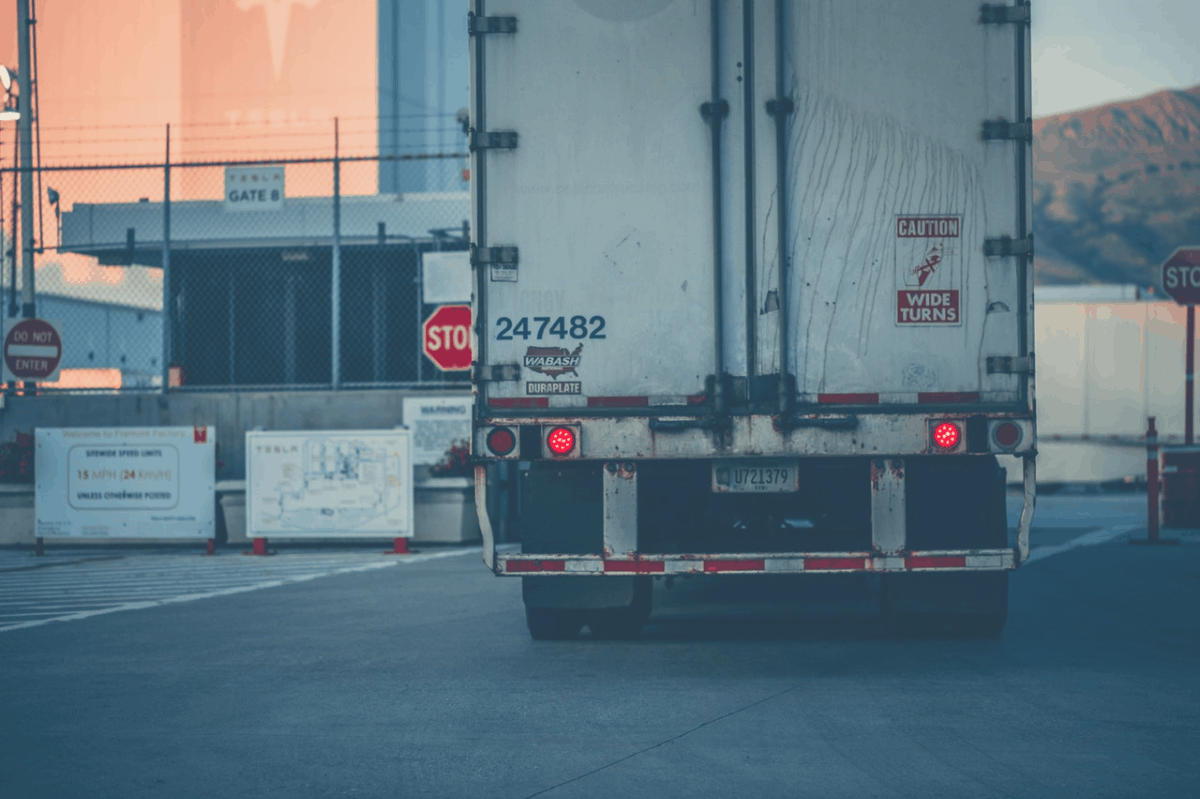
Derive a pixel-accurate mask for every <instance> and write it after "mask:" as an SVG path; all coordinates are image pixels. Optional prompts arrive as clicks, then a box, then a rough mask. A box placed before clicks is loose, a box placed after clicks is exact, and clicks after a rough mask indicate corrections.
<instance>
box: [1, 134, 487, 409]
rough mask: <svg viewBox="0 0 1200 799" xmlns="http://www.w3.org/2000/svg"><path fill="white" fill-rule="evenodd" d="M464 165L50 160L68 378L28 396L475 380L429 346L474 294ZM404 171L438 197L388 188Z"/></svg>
mask: <svg viewBox="0 0 1200 799" xmlns="http://www.w3.org/2000/svg"><path fill="white" fill-rule="evenodd" d="M466 166H467V160H466V155H465V154H463V153H442V154H429V155H417V156H400V157H395V158H388V157H385V158H379V157H355V158H337V157H334V158H312V159H293V160H279V161H271V162H262V161H253V162H250V161H243V162H229V163H180V164H170V165H169V166H167V165H166V164H153V165H146V164H141V165H132V166H126V165H120V166H117V165H112V166H88V167H76V166H72V167H45V168H43V169H41V170H40V171H39V172H38V174H37V175H36V176H35V180H40V182H41V188H39V189H36V196H37V197H38V200H37V201H36V202H35V208H34V209H33V211H34V214H35V217H36V221H35V224H34V234H33V239H34V245H35V246H34V247H33V252H34V257H33V261H34V266H35V268H34V281H33V289H34V291H33V301H34V307H35V315H36V316H37V317H38V318H42V319H47V320H50V321H52V322H55V323H56V324H57V326H58V329H59V332H60V334H61V337H62V340H63V345H62V352H61V364H60V372H59V376H58V380H57V381H56V382H52V383H51V382H46V383H38V384H37V385H36V388H33V387H32V386H31V385H29V384H26V385H25V386H24V387H23V388H24V390H26V391H29V390H36V391H39V392H41V391H46V392H49V391H148V392H155V391H162V390H163V385H164V382H165V383H166V384H167V390H178V391H227V390H280V389H287V390H302V389H330V388H367V387H405V388H416V387H429V388H445V387H449V386H455V385H458V386H462V387H465V386H466V385H468V384H469V374H468V372H467V371H466V370H461V371H443V370H441V369H440V368H439V367H438V366H437V365H436V364H435V363H433V362H432V361H430V360H429V359H428V358H427V357H425V356H424V355H423V354H422V339H423V332H422V325H423V323H424V321H425V319H426V318H428V316H429V315H430V314H432V313H433V311H434V310H436V308H437V307H438V305H440V304H446V303H461V304H466V303H468V302H469V299H470V295H469V276H468V274H469V267H468V266H467V262H466V252H467V249H468V241H469V222H468V220H469V219H470V200H469V190H468V182H467V178H468V176H467V172H466ZM398 169H400V170H408V171H409V172H410V173H412V174H417V175H419V177H420V181H419V185H423V186H425V187H427V188H429V189H430V190H426V191H418V192H408V193H400V194H388V193H380V192H379V191H378V190H377V187H378V186H379V185H380V182H381V181H380V178H381V176H382V175H383V174H384V171H385V170H390V173H389V174H391V175H394V173H395V171H396V170H398ZM19 177H20V172H19V171H18V170H14V169H11V168H9V169H3V170H0V205H2V206H3V210H2V213H0V228H3V233H2V240H3V242H4V246H3V278H2V279H0V289H2V291H3V300H2V302H0V306H2V307H0V312H2V313H3V317H4V323H5V328H6V329H7V325H8V323H9V322H10V321H11V320H12V319H14V318H16V317H20V316H21V315H22V311H23V303H24V301H25V299H26V295H25V279H24V272H25V270H24V269H23V268H22V257H21V253H20V252H19V248H14V247H13V242H14V241H20V238H21V233H20V231H21V227H20V221H21V220H20V214H21V209H20V208H19V199H18V198H19V192H18V191H17V185H18V181H19ZM388 182H389V183H394V181H391V180H389V181H388ZM409 183H410V185H412V184H413V181H410V182H409ZM35 186H36V183H35ZM454 253H458V254H459V255H452V254H454ZM431 263H433V264H434V265H435V266H436V267H437V274H436V275H435V277H436V278H437V280H436V286H435V285H434V284H433V283H431V282H430V280H427V274H426V272H427V269H429V270H432V268H433V267H428V266H427V265H428V264H431ZM447 270H449V272H447ZM446 274H451V275H452V277H453V279H450V280H449V283H447V278H446V277H445V275H446ZM164 276H165V279H164ZM5 388H6V389H14V388H15V389H18V390H20V389H21V388H22V387H21V386H20V385H19V384H18V385H17V386H5Z"/></svg>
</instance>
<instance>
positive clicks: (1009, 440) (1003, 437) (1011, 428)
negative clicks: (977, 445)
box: [992, 422, 1021, 449]
mask: <svg viewBox="0 0 1200 799" xmlns="http://www.w3.org/2000/svg"><path fill="white" fill-rule="evenodd" d="M992 440H993V441H995V442H996V444H998V445H999V446H1001V447H1003V448H1004V449H1012V448H1013V447H1015V446H1016V445H1017V444H1020V443H1021V428H1020V427H1018V426H1017V425H1016V424H1014V423H1012V422H1001V423H1000V424H998V425H996V429H995V430H993V431H992Z"/></svg>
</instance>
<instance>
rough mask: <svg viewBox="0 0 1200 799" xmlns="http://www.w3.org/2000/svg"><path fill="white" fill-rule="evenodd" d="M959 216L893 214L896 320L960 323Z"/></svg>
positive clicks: (946, 323) (902, 322) (960, 230)
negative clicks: (894, 218) (894, 228)
mask: <svg viewBox="0 0 1200 799" xmlns="http://www.w3.org/2000/svg"><path fill="white" fill-rule="evenodd" d="M961 234H962V216H961V215H955V216H923V215H922V216H915V215H914V216H905V215H900V216H897V217H896V324H897V325H961V324H962V306H961V296H962V248H961V247H960V245H959V242H960V240H961Z"/></svg>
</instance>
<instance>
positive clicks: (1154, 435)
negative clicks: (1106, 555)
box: [1129, 416, 1179, 544]
mask: <svg viewBox="0 0 1200 799" xmlns="http://www.w3.org/2000/svg"><path fill="white" fill-rule="evenodd" d="M1160 492H1161V489H1160V487H1159V484H1158V429H1157V428H1156V427H1155V426H1154V417H1153V416H1151V417H1149V425H1148V426H1147V427H1146V513H1147V516H1148V531H1147V534H1146V538H1144V539H1142V538H1131V539H1129V543H1131V544H1178V543H1179V539H1178V538H1168V539H1163V538H1159V535H1158V500H1159V493H1160Z"/></svg>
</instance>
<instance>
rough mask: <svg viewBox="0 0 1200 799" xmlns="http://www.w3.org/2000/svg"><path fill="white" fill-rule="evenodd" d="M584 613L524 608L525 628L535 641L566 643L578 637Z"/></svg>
mask: <svg viewBox="0 0 1200 799" xmlns="http://www.w3.org/2000/svg"><path fill="white" fill-rule="evenodd" d="M584 620H585V619H584V613H583V611H581V610H573V609H564V608H531V607H526V608H525V626H527V627H528V628H529V635H530V637H531V638H533V640H535V641H567V640H570V639H572V638H577V637H579V631H580V629H582V628H583V623H584Z"/></svg>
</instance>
